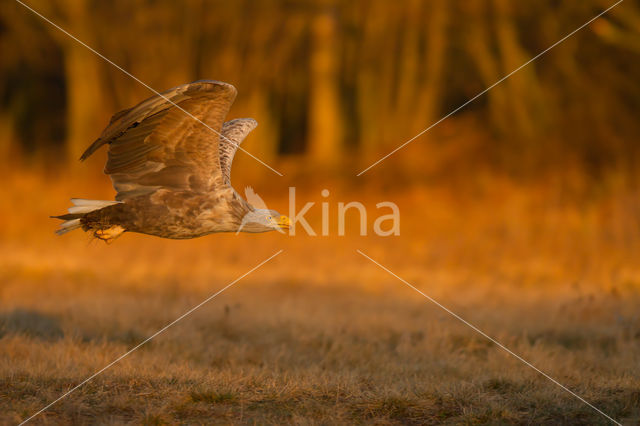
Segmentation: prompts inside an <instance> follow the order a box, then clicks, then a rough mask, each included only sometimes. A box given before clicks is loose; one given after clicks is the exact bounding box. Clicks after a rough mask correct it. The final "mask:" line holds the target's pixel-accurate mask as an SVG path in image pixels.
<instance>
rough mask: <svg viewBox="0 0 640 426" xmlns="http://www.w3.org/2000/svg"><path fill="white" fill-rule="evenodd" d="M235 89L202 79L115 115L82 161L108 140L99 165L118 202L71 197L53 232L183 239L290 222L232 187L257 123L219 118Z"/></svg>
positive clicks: (259, 229)
mask: <svg viewBox="0 0 640 426" xmlns="http://www.w3.org/2000/svg"><path fill="white" fill-rule="evenodd" d="M236 94H237V92H236V89H235V87H233V86H232V85H230V84H227V83H223V82H220V81H211V80H201V81H196V82H194V83H190V84H185V85H182V86H178V87H175V88H173V89H170V90H168V91H166V92H164V93H163V94H162V96H152V97H150V98H149V99H146V100H145V101H142V102H141V103H139V104H138V105H136V106H134V107H133V108H130V109H127V110H124V111H121V112H118V113H117V114H115V115H114V116H113V117H112V118H111V121H110V123H109V125H108V126H107V127H106V128H105V129H104V130H103V131H102V134H101V135H100V137H99V138H98V139H97V140H96V141H95V142H94V143H93V144H91V146H90V147H89V148H88V149H87V150H86V151H85V152H84V154H82V157H81V160H84V159H86V158H87V157H89V156H90V155H91V154H93V153H94V152H95V151H96V150H97V149H99V148H100V147H101V146H103V145H108V147H109V151H108V159H107V164H106V165H105V169H104V172H105V173H106V174H108V175H109V176H110V177H111V180H112V181H113V186H114V188H115V189H116V191H117V195H116V201H97V200H79V199H72V201H73V203H74V207H71V208H70V209H69V214H66V215H61V216H55V217H57V218H59V219H64V220H65V222H64V223H62V225H61V228H60V229H59V230H58V234H64V233H66V232H68V231H70V230H73V229H77V228H80V227H82V229H84V230H85V231H90V232H92V233H93V235H94V236H95V237H97V238H100V239H103V240H106V241H111V240H113V239H114V238H116V237H117V236H119V235H121V234H122V233H123V232H126V231H130V232H139V233H143V234H149V235H155V236H158V237H164V238H177V239H183V238H194V237H199V236H202V235H206V234H210V233H214V232H237V231H238V230H241V231H243V232H265V231H271V230H280V229H281V228H288V226H289V219H288V218H287V217H285V216H280V215H279V214H278V213H277V212H275V211H272V210H266V209H256V208H255V207H254V206H251V205H250V204H249V203H248V202H246V201H245V200H244V199H242V197H240V195H239V194H238V193H237V192H236V191H235V190H234V189H233V188H232V186H231V179H230V174H231V163H232V161H233V157H234V155H235V152H236V150H237V148H238V146H239V145H240V143H241V142H242V141H243V140H244V138H245V137H246V136H247V134H248V133H249V132H251V130H253V129H254V128H255V127H256V126H257V124H258V123H257V122H256V121H255V120H253V119H251V118H241V119H236V120H231V121H229V122H226V123H225V122H224V119H225V117H226V115H227V113H228V111H229V109H230V107H231V104H232V103H233V101H234V99H235V97H236ZM194 117H195V118H196V119H194ZM247 218H249V219H250V220H247ZM243 219H244V221H243ZM241 224H242V227H241ZM247 224H248V225H247Z"/></svg>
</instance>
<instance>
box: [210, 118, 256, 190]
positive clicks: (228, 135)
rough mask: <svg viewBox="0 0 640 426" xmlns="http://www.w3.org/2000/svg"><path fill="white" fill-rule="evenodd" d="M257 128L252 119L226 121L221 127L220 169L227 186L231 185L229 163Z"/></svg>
mask: <svg viewBox="0 0 640 426" xmlns="http://www.w3.org/2000/svg"><path fill="white" fill-rule="evenodd" d="M257 126H258V122H257V121H256V120H254V119H253V118H236V119H235V120H231V121H227V122H226V123H224V125H223V126H222V135H223V136H224V138H220V146H219V147H218V149H219V151H220V167H221V168H222V176H223V177H224V180H225V182H226V183H227V184H229V185H230V184H231V163H233V157H234V156H235V154H236V151H237V150H238V147H239V146H240V144H241V143H242V141H243V140H244V138H246V137H247V135H248V134H249V133H250V132H251V131H252V130H253V129H255V128H256V127H257Z"/></svg>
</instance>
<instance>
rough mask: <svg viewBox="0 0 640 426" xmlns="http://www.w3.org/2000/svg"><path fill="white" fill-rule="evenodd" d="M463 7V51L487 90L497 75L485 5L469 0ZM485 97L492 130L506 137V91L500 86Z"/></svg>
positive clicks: (498, 75)
mask: <svg viewBox="0 0 640 426" xmlns="http://www.w3.org/2000/svg"><path fill="white" fill-rule="evenodd" d="M464 6H465V7H466V11H467V17H468V19H467V22H468V25H467V26H466V35H467V37H466V40H465V41H466V47H467V52H468V53H469V55H470V56H471V59H472V60H473V62H474V63H475V65H476V67H477V68H478V71H479V72H480V77H481V79H482V82H483V85H484V86H485V87H488V86H490V85H491V84H493V83H495V82H496V81H498V80H499V79H500V77H501V75H500V72H499V64H498V63H497V61H496V57H495V54H494V53H493V52H494V49H493V46H492V40H491V38H490V32H489V28H488V27H487V22H488V19H487V4H486V2H485V1H484V0H469V1H468V2H467V3H465V4H464ZM485 87H483V89H484V88H485ZM474 95H475V94H474ZM487 96H488V99H489V116H490V118H491V121H492V124H493V127H494V129H496V130H497V131H498V133H500V134H506V133H507V131H508V127H509V124H510V123H509V120H508V118H507V116H506V115H505V114H506V113H507V105H508V101H507V91H506V90H504V87H499V86H498V87H496V88H495V89H493V90H491V91H490V92H489V93H488V94H487Z"/></svg>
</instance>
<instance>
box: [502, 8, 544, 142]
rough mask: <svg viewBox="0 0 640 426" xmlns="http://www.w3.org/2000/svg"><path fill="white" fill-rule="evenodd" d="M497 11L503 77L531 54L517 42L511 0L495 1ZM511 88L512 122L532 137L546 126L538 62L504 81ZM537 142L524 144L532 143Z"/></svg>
mask: <svg viewBox="0 0 640 426" xmlns="http://www.w3.org/2000/svg"><path fill="white" fill-rule="evenodd" d="M493 4H494V5H495V9H496V12H497V19H496V38H497V44H498V49H499V52H500V59H501V64H502V70H501V73H500V74H501V77H502V76H504V75H507V74H509V73H510V72H512V71H513V70H515V69H517V68H518V67H519V66H521V65H522V64H524V63H526V62H527V61H528V60H529V59H530V57H531V55H529V54H528V53H527V52H526V51H525V50H524V48H523V47H522V46H521V45H520V44H519V42H518V32H517V29H516V25H515V22H514V17H513V13H512V10H511V7H512V6H511V4H510V2H509V0H494V1H493ZM502 84H505V85H506V87H507V89H508V98H507V103H508V105H509V108H508V111H505V112H509V113H510V115H511V119H512V120H510V121H511V125H512V126H515V127H516V129H517V134H518V136H519V137H520V138H522V139H528V140H532V139H534V137H535V136H536V134H537V133H538V132H537V129H538V128H542V127H544V125H543V111H542V108H540V104H541V102H540V93H539V87H540V84H539V83H538V80H537V78H536V69H535V64H529V65H527V66H526V67H524V68H522V69H521V70H519V71H518V73H517V74H514V75H513V76H511V77H509V78H508V79H507V80H506V81H505V82H504V83H502ZM529 145H534V144H523V146H529Z"/></svg>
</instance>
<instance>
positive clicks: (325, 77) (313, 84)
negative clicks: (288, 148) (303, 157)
mask: <svg viewBox="0 0 640 426" xmlns="http://www.w3.org/2000/svg"><path fill="white" fill-rule="evenodd" d="M311 49H312V50H311V57H310V70H309V72H310V75H309V81H310V93H309V98H310V99H309V102H310V104H309V145H308V146H309V155H310V156H311V158H312V159H313V161H314V162H317V163H319V164H322V165H325V166H331V165H336V164H337V162H338V161H340V159H341V158H342V155H343V143H342V142H343V141H342V124H343V123H342V119H343V117H342V115H341V108H340V95H339V93H340V87H339V84H340V82H339V79H338V70H337V63H336V62H337V59H338V54H337V40H336V22H335V18H334V16H333V15H332V14H331V11H330V10H329V9H328V8H323V9H322V10H321V11H319V12H318V13H317V14H315V15H314V16H313V17H312V22H311Z"/></svg>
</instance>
